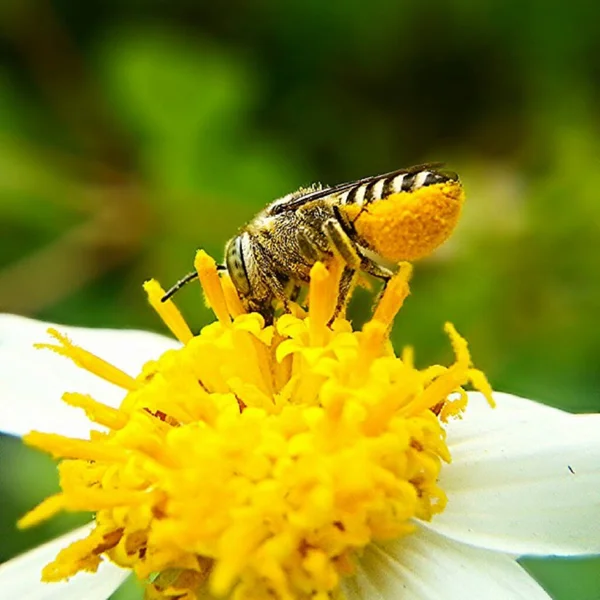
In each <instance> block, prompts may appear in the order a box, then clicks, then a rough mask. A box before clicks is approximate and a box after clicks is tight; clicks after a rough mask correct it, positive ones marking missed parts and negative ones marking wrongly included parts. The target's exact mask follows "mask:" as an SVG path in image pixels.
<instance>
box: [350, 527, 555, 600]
mask: <svg viewBox="0 0 600 600" xmlns="http://www.w3.org/2000/svg"><path fill="white" fill-rule="evenodd" d="M342 589H343V590H344V593H345V594H346V599H347V600H396V599H399V598H401V599H402V600H440V598H443V600H464V599H465V598H481V599H485V600H550V596H548V594H546V592H545V591H544V590H543V589H542V588H541V587H540V586H539V585H538V584H537V583H536V582H535V581H534V580H533V579H532V578H531V577H530V576H529V575H528V574H527V573H526V572H525V570H524V569H522V568H521V567H520V566H519V565H518V564H517V563H516V562H515V561H514V560H513V559H512V558H511V557H510V556H507V555H506V554H500V553H497V552H492V551H490V550H483V549H480V548H473V547H471V546H467V545H465V544H461V543H459V542H455V541H453V540H450V539H448V538H445V537H443V536H441V535H437V534H436V533H434V532H432V531H427V530H421V529H420V530H418V531H417V532H415V533H414V534H412V535H409V536H407V537H406V538H403V539H401V540H398V541H395V542H391V543H386V544H379V545H377V544H373V545H371V546H369V547H368V548H367V549H366V550H365V552H364V554H363V556H362V557H361V559H360V562H359V566H358V569H357V573H356V575H355V576H354V577H351V578H349V579H347V580H345V582H344V583H343V584H342Z"/></svg>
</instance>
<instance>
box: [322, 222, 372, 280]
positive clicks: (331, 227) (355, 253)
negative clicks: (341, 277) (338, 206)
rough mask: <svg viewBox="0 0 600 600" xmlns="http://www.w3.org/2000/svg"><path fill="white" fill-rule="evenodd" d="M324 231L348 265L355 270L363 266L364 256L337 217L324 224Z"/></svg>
mask: <svg viewBox="0 0 600 600" xmlns="http://www.w3.org/2000/svg"><path fill="white" fill-rule="evenodd" d="M323 233H325V235H326V236H327V239H328V240H329V242H330V243H331V245H332V247H333V248H334V249H335V251H336V252H337V254H339V255H340V256H341V257H342V259H343V260H344V262H345V263H346V264H347V265H348V267H350V268H351V269H353V270H355V271H357V270H358V269H360V268H361V266H362V264H361V263H362V260H361V259H362V256H361V254H360V251H359V249H358V247H357V245H356V244H355V243H354V242H353V241H352V240H351V239H350V238H349V237H348V234H347V233H346V232H345V231H344V228H343V227H342V225H341V224H340V222H339V221H338V220H337V219H327V221H325V223H324V224H323Z"/></svg>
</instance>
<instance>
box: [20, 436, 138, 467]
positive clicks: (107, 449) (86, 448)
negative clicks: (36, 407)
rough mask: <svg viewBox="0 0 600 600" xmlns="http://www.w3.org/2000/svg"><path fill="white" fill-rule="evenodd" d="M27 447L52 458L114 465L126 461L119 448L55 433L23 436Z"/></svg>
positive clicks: (121, 449)
mask: <svg viewBox="0 0 600 600" xmlns="http://www.w3.org/2000/svg"><path fill="white" fill-rule="evenodd" d="M23 441H24V442H25V443H26V444H27V445H28V446H34V447H36V448H39V449H40V450H44V451H46V452H48V453H49V454H51V455H52V456H53V457H54V458H59V457H62V458H80V459H82V460H99V461H108V462H115V463H123V462H126V461H127V456H126V454H125V452H123V448H122V447H120V446H109V445H108V444H105V443H102V442H91V441H89V440H78V439H75V438H68V437H65V436H63V435H58V434H56V433H41V432H39V431H32V432H31V433H28V434H26V435H24V436H23Z"/></svg>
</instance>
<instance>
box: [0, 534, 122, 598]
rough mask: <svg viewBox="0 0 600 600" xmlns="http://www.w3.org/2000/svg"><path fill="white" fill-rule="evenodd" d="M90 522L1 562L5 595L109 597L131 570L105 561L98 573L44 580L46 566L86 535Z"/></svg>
mask: <svg viewBox="0 0 600 600" xmlns="http://www.w3.org/2000/svg"><path fill="white" fill-rule="evenodd" d="M89 527H90V526H89V525H86V526H85V527H81V528H79V529H76V530H75V531H71V532H70V533H67V534H66V535H63V536H61V537H59V538H56V539H55V540H52V541H51V542H48V543H46V544H44V545H43V546H38V547H37V548H35V549H33V550H30V551H29V552H26V553H25V554H22V555H21V556H17V557H16V558H13V559H12V560H9V561H8V562H5V563H4V564H2V565H0V590H2V597H4V598H19V600H71V599H72V600H81V598H85V599H86V600H106V599H107V598H109V597H110V595H111V594H112V593H113V592H114V591H115V590H116V589H117V588H118V587H119V586H120V585H121V584H122V583H123V581H125V579H126V578H127V576H128V575H129V573H130V572H129V571H126V570H124V569H120V568H119V567H117V566H116V565H114V564H112V563H110V562H108V561H104V562H103V563H102V564H101V565H100V567H99V568H98V571H97V573H78V574H77V575H75V577H72V578H71V579H69V580H68V581H65V582H60V583H42V582H41V581H40V573H41V571H42V568H43V567H44V566H45V565H47V564H48V563H49V562H51V561H52V560H53V559H54V558H55V557H56V555H57V554H58V552H59V551H60V550H61V549H62V548H64V547H66V546H68V545H69V544H70V543H72V542H74V541H76V540H79V539H82V538H84V537H85V536H86V535H87V533H88V531H89Z"/></svg>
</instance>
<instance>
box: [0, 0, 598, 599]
mask: <svg viewBox="0 0 600 600" xmlns="http://www.w3.org/2000/svg"><path fill="white" fill-rule="evenodd" d="M0 57H1V60H0V165H1V167H0V310H2V311H7V312H15V313H20V314H25V315H29V316H33V317H37V318H40V319H46V320H52V321H58V322H64V323H69V324H77V325H87V326H110V327H135V328H147V329H155V330H160V331H162V330H161V324H160V323H159V322H158V320H157V319H156V317H155V315H154V314H153V313H152V311H151V310H150V309H149V308H148V306H147V304H146V300H145V297H144V294H143V293H142V290H141V283H142V281H143V280H145V279H147V278H149V277H151V276H155V277H157V278H158V279H159V280H160V281H161V282H162V283H163V284H164V285H165V286H168V285H170V284H171V283H173V282H174V281H175V280H176V279H178V278H179V277H180V276H181V275H183V274H184V273H186V272H187V271H188V270H189V269H190V268H191V266H192V260H193V255H194V251H195V249H196V248H198V247H199V246H202V247H203V248H205V249H207V250H208V251H210V252H211V253H212V254H213V255H215V256H217V257H220V256H221V253H222V248H223V245H224V243H225V241H226V240H227V239H228V237H230V236H232V235H233V234H234V233H235V231H236V229H237V228H238V227H239V226H240V225H242V224H243V223H244V222H245V221H246V220H247V219H249V218H250V217H251V216H252V215H253V214H254V213H255V212H256V211H257V210H259V209H260V208H261V207H263V206H264V205H265V203H267V202H268V201H270V200H271V199H274V198H276V197H278V196H281V195H283V194H285V193H287V192H289V191H291V190H293V189H294V188H296V187H299V186H300V185H304V184H308V183H311V182H313V181H322V182H326V183H338V182H341V181H346V180H351V179H355V178H359V177H363V176H366V175H369V174H376V173H380V172H385V171H388V170H393V169H396V168H399V167H402V166H409V165H412V164H416V163H419V162H425V161H437V160H440V161H444V162H446V163H447V164H448V166H449V167H450V168H452V169H454V170H456V171H458V172H459V173H460V174H461V177H462V179H463V181H464V184H465V187H466V190H467V194H468V202H467V205H466V207H465V211H464V217H463V219H462V222H461V223H460V225H459V228H458V230H457V232H456V234H455V235H454V237H453V238H452V239H451V241H450V242H449V243H447V244H446V245H445V246H444V247H443V248H441V249H440V250H439V251H438V252H437V253H436V254H435V255H434V256H432V257H431V258H430V259H427V260H425V261H422V262H420V263H419V264H418V265H417V266H416V271H415V276H414V280H413V295H412V296H411V298H410V300H409V302H408V303H407V305H406V307H405V308H404V309H403V311H402V314H401V315H400V317H399V318H398V321H397V323H396V327H395V330H394V339H395V343H396V344H397V346H398V347H399V346H401V345H403V344H406V343H410V344H414V345H415V347H416V351H417V359H418V362H420V363H421V364H423V365H424V364H429V363H432V362H437V361H448V360H449V359H450V357H451V353H450V350H449V344H448V342H447V340H446V339H445V336H444V335H443V333H442V326H443V323H444V321H446V320H450V321H452V322H454V323H455V325H456V326H457V327H458V329H459V331H460V332H461V333H462V334H464V335H465V336H466V337H467V338H468V340H469V341H470V344H471V348H472V352H473V356H474V358H475V361H476V364H477V365H478V366H479V367H481V368H483V369H484V370H485V371H486V372H487V373H488V375H489V377H490V379H491V381H492V382H493V384H494V386H495V387H496V388H497V389H501V390H506V391H511V392H513V393H517V394H522V395H525V396H527V397H530V398H534V399H538V400H540V401H543V402H547V403H549V404H553V405H555V406H559V407H562V408H565V409H567V410H570V411H576V412H581V411H597V410H600V393H599V391H598V390H599V387H600V386H599V384H600V369H599V368H598V364H599V358H598V357H599V356H600V334H599V327H598V315H599V312H600V283H599V272H600V201H599V200H600V192H599V190H600V136H599V133H600V111H599V110H598V106H599V103H600V5H598V4H597V3H592V2H578V1H571V2H563V1H557V0H547V1H545V2H541V1H539V0H533V1H527V0H526V1H517V0H505V1H504V2H493V3H488V2H476V1H475V0H455V1H454V2H452V3H448V2H443V1H442V0H432V1H430V2H418V1H417V0H407V1H403V2H398V1H394V0H371V1H370V2H368V3H365V2H358V1H356V0H351V1H346V2H345V3H343V4H342V3H340V4H336V3H326V2H323V1H318V0H291V1H288V2H280V1H279V2H278V1H275V0H257V1H255V2H244V1H242V0H230V1H228V2H223V3H218V2H202V1H201V0H196V1H191V0H188V1H186V0H170V1H169V2H167V1H165V0H147V1H145V2H144V1H141V0H119V1H118V2H117V1H116V0H87V1H86V2H77V1H76V0H56V1H54V2H50V1H46V0H14V1H11V0H4V1H3V2H2V3H0ZM371 299H372V295H370V294H369V293H368V292H366V291H364V290H359V291H358V292H357V294H356V296H355V298H354V300H353V303H352V306H351V316H352V317H353V318H354V320H355V321H356V322H360V321H362V320H364V318H365V317H366V315H368V312H369V305H370V302H371ZM177 300H178V304H179V306H180V307H181V308H182V310H183V311H184V313H185V315H186V317H187V318H188V319H189V320H190V322H191V323H192V324H193V326H194V328H199V327H200V326H202V325H203V324H204V323H206V322H207V321H208V320H209V319H210V318H211V315H210V314H209V313H208V311H207V310H206V309H205V308H204V306H203V303H202V302H201V300H200V298H199V294H198V288H197V287H196V286H190V288H189V289H186V290H184V291H183V292H181V294H180V295H179V296H178V298H177ZM0 452H1V455H2V466H1V468H0V504H1V511H0V539H2V543H1V544H0V560H6V559H8V558H10V557H11V556H13V555H14V554H16V553H18V552H21V551H23V550H25V549H26V548H28V547H30V546H33V545H35V544H36V543H39V542H40V541H41V540H42V539H46V538H48V537H50V536H52V535H55V534H56V533H58V532H60V531H64V530H65V529H67V528H69V527H71V526H72V525H73V524H74V523H76V522H77V523H79V522H81V520H77V518H76V517H73V516H70V517H65V518H61V519H56V520H54V521H53V522H52V523H50V524H47V525H44V526H42V527H40V528H38V529H35V530H33V531H28V532H25V533H20V532H16V531H15V528H14V521H15V520H16V518H17V517H18V515H20V514H22V513H23V512H24V511H25V510H26V509H27V508H29V507H31V506H32V505H33V504H35V503H36V502H37V501H38V500H40V499H41V498H42V497H44V496H45V495H46V494H47V493H50V492H51V491H53V490H54V489H55V486H56V481H55V472H54V467H53V463H52V461H50V460H49V459H47V458H45V457H43V456H41V455H39V454H36V453H34V452H33V451H29V450H26V449H24V448H23V447H22V446H21V444H20V442H19V441H18V440H14V439H8V438H2V439H1V440H0ZM525 562H526V565H527V568H528V569H530V570H531V572H532V573H533V574H534V575H535V576H536V577H537V578H538V579H539V581H541V582H542V583H543V585H544V586H545V587H546V588H547V589H548V591H549V592H550V593H551V594H552V596H553V597H555V598H557V599H569V600H598V598H600V562H598V561H594V560H591V559H590V560H575V561H567V560H554V561H550V560H545V561H541V560H535V561H534V560H532V561H525ZM117 596H118V598H120V599H121V600H123V599H125V598H127V599H129V598H137V597H139V590H138V589H137V588H136V587H135V585H130V586H129V587H128V588H127V589H126V590H125V591H121V592H119V593H118V595H117ZM117 596H115V597H117Z"/></svg>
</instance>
